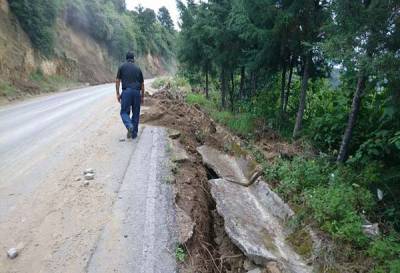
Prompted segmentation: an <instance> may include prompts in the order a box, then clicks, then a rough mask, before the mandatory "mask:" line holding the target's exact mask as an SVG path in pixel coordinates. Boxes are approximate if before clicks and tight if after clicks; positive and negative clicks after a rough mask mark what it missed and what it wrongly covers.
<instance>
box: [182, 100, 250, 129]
mask: <svg viewBox="0 0 400 273" xmlns="http://www.w3.org/2000/svg"><path fill="white" fill-rule="evenodd" d="M211 96H212V97H214V98H216V95H215V94H212V95H211ZM186 102H187V103H189V104H197V105H199V106H201V107H203V108H205V109H206V110H207V111H208V113H209V114H210V115H211V117H212V118H213V119H214V120H215V121H216V122H218V123H221V124H223V125H225V126H226V127H228V128H229V129H230V130H231V131H232V132H234V133H235V134H238V135H241V136H243V137H248V136H249V135H250V134H251V133H252V132H253V131H254V117H253V116H252V114H251V113H235V114H234V113H232V112H229V111H223V110H222V111H220V110H218V107H217V105H218V101H217V100H216V99H214V100H208V99H206V97H205V96H204V95H202V94H196V93H189V94H187V96H186Z"/></svg>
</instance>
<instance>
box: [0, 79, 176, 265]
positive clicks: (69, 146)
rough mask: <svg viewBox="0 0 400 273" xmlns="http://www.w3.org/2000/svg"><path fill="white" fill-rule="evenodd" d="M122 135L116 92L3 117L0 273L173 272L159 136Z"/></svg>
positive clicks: (152, 131)
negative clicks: (87, 174)
mask: <svg viewBox="0 0 400 273" xmlns="http://www.w3.org/2000/svg"><path fill="white" fill-rule="evenodd" d="M124 136H125V130H124V128H123V126H122V124H121V122H120V119H119V114H118V105H117V104H116V102H115V96H114V87H113V85H102V86H96V87H88V88H83V89H79V90H74V91H69V92H64V93H59V94H55V95H51V96H46V97H40V98H36V99H32V100H29V101H26V102H22V103H18V104H12V105H9V106H4V107H1V108H0V200H1V202H0V272H1V273H3V272H4V273H14V272H18V273H25V272H27V273H28V272H41V273H47V272H48V273H50V272H51V273H59V272H60V273H79V272H96V273H97V272H104V273H105V272H107V273H108V272H121V273H125V272H130V273H132V272H133V273H135V272H138V273H158V272H165V273H168V272H175V271H176V264H175V259H174V255H173V254H174V247H175V237H176V236H174V229H175V228H174V226H175V224H174V210H173V200H172V190H171V186H170V185H169V184H168V183H166V182H165V181H166V179H167V177H168V176H169V173H168V172H169V171H168V166H167V164H166V162H168V154H167V152H166V141H167V140H166V133H165V130H164V129H162V128H156V127H148V126H143V127H142V128H141V130H140V136H139V138H138V139H137V140H135V141H126V142H120V141H119V139H120V138H122V137H124ZM86 168H93V169H95V171H96V178H95V180H94V181H91V182H90V184H89V185H88V186H85V185H84V181H83V180H80V181H78V180H79V179H82V172H83V170H85V169H86ZM11 247H17V248H18V249H20V256H19V257H18V258H17V259H15V260H10V259H7V257H6V255H5V253H6V251H7V250H8V249H9V248H11Z"/></svg>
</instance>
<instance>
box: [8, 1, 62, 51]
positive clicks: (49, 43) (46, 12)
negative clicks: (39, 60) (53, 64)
mask: <svg viewBox="0 0 400 273" xmlns="http://www.w3.org/2000/svg"><path fill="white" fill-rule="evenodd" d="M8 2H9V4H10V9H11V11H12V12H13V13H14V14H15V16H16V17H17V18H18V21H19V22H20V24H21V26H22V28H23V29H24V31H25V32H26V33H27V34H28V36H29V38H30V39H31V41H32V44H33V46H34V47H36V48H38V49H39V50H40V51H41V52H42V53H43V54H44V55H46V56H50V55H52V54H53V53H54V30H53V28H54V24H55V22H56V18H57V12H58V8H59V6H60V1H59V0H57V1H54V0H29V1H28V0H8Z"/></svg>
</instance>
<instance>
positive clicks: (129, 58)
mask: <svg viewBox="0 0 400 273" xmlns="http://www.w3.org/2000/svg"><path fill="white" fill-rule="evenodd" d="M126 60H127V61H129V62H133V61H134V60H135V54H133V52H131V51H129V52H128V53H127V54H126Z"/></svg>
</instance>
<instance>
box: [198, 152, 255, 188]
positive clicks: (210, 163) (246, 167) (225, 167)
mask: <svg viewBox="0 0 400 273" xmlns="http://www.w3.org/2000/svg"><path fill="white" fill-rule="evenodd" d="M197 151H198V152H199V153H200V155H201V156H202V158H203V163H204V165H206V166H207V167H209V168H211V169H213V170H214V171H215V172H216V174H217V175H218V177H223V178H224V179H225V180H227V181H230V182H233V183H237V184H240V185H243V186H249V185H251V184H252V183H254V182H255V180H254V175H255V173H257V172H258V166H257V165H256V164H255V163H254V162H252V161H249V160H248V159H247V158H245V157H240V158H235V157H233V156H230V155H227V154H223V153H221V152H220V151H218V150H216V149H214V148H212V147H209V146H206V145H204V146H201V147H199V148H197ZM252 178H253V179H252Z"/></svg>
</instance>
